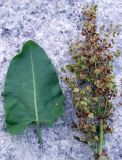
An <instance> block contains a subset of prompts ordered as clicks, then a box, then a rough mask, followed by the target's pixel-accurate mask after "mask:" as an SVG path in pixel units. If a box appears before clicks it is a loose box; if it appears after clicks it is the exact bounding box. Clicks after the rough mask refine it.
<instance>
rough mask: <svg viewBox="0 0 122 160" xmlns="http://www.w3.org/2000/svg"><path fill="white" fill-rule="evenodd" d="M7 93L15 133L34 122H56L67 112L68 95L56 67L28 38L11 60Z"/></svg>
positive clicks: (8, 114)
mask: <svg viewBox="0 0 122 160" xmlns="http://www.w3.org/2000/svg"><path fill="white" fill-rule="evenodd" d="M3 95H4V108H5V112H6V124H7V130H8V131H9V132H10V133H11V134H19V133H21V132H23V131H24V129H26V128H27V127H28V125H30V124H32V123H37V125H39V124H46V125H48V126H52V124H53V122H54V121H55V120H56V119H57V118H58V117H59V116H60V115H62V114H63V105H64V97H63V94H62V91H61V88H60V86H59V80H58V77H57V74H56V70H55V68H54V66H53V65H52V63H51V61H50V60H49V58H48V56H47V55H46V53H45V51H44V50H43V49H42V48H41V47H39V46H38V45H37V44H36V43H35V42H33V41H28V42H26V43H25V44H24V46H23V48H22V51H21V53H20V54H18V55H17V56H15V57H14V58H13V60H12V61H11V63H10V66H9V69H8V72H7V76H6V81H5V86H4V93H3Z"/></svg>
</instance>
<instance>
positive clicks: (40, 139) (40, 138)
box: [36, 123, 42, 144]
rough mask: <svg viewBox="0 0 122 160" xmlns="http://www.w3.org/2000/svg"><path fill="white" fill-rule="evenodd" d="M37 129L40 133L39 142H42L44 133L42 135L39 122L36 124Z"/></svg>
mask: <svg viewBox="0 0 122 160" xmlns="http://www.w3.org/2000/svg"><path fill="white" fill-rule="evenodd" d="M36 130H37V135H38V139H39V143H41V144H42V135H41V129H40V127H39V124H38V123H37V124H36Z"/></svg>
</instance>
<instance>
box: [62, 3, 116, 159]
mask: <svg viewBox="0 0 122 160" xmlns="http://www.w3.org/2000/svg"><path fill="white" fill-rule="evenodd" d="M96 11H97V6H96V5H92V6H87V7H86V8H84V12H83V15H84V25H83V29H82V33H81V35H82V36H83V37H84V38H85V40H84V41H83V42H81V41H77V42H76V43H75V44H71V45H70V52H71V53H72V60H73V62H72V63H71V64H68V65H67V66H66V68H65V69H64V71H65V72H66V71H69V72H70V73H71V76H70V77H68V76H67V77H65V79H64V80H65V82H66V83H67V85H68V86H69V88H70V89H71V91H72V98H73V103H74V106H75V107H76V108H77V113H76V115H77V117H78V118H79V123H78V124H74V125H73V126H74V127H75V128H76V129H77V130H81V131H82V132H83V133H84V137H75V138H76V139H77V140H80V141H82V142H85V143H87V144H89V145H90V146H91V147H92V149H93V151H94V154H95V159H99V160H102V159H103V157H104V158H105V157H106V158H107V157H108V156H107V153H106V152H105V150H104V149H103V144H104V141H105V134H106V133H107V132H111V131H112V129H111V127H110V126H109V124H108V119H109V118H110V117H111V116H112V112H113V105H112V100H113V98H114V97H115V96H116V84H115V82H114V75H113V66H112V62H113V59H114V58H115V57H116V56H117V55H118V54H119V52H118V51H115V50H113V49H112V48H113V45H114V37H115V36H116V34H117V33H116V27H113V25H112V24H111V25H110V27H109V28H106V27H105V26H104V25H103V26H101V28H100V31H99V33H98V32H97V26H96Z"/></svg>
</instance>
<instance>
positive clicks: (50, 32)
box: [0, 0, 122, 160]
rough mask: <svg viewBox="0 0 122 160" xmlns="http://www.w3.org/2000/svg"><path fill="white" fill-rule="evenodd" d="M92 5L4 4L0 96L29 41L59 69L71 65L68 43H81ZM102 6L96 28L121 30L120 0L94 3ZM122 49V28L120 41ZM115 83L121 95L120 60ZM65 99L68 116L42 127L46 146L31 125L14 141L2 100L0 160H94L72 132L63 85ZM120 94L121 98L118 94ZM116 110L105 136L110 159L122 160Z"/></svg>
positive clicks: (71, 1) (39, 0)
mask: <svg viewBox="0 0 122 160" xmlns="http://www.w3.org/2000/svg"><path fill="white" fill-rule="evenodd" d="M87 2H89V3H91V2H92V0H0V94H1V93H2V91H3V85H4V80H5V76H6V72H7V69H8V66H9V63H10V61H11V59H12V58H13V57H14V56H15V55H16V54H17V53H18V51H19V50H20V49H21V47H22V45H23V43H24V42H25V41H27V40H29V39H32V40H34V41H36V42H37V43H38V44H39V45H40V46H41V47H42V48H44V49H45V50H46V52H47V54H48V56H49V57H50V59H51V60H52V62H53V63H54V65H55V67H56V68H57V72H58V75H59V77H60V76H62V73H61V67H62V66H65V65H66V64H67V63H68V62H69V61H70V56H69V54H68V42H69V41H70V40H75V39H77V38H79V35H80V32H81V28H82V20H83V19H82V14H81V10H82V7H83V6H84V4H86V3H87ZM94 2H95V3H98V6H99V7H98V12H97V13H98V26H100V25H102V24H103V23H104V24H106V25H108V24H109V23H111V22H112V23H113V24H121V25H122V0H95V1H94ZM116 42H117V46H118V47H119V48H120V49H121V50H122V29H120V35H119V36H118V38H117V39H116ZM114 66H115V71H114V74H115V79H116V82H117V85H118V91H119V92H120V90H121V87H120V79H121V78H122V57H120V58H119V59H117V60H115V63H114ZM61 86H62V90H63V92H64V94H65V98H66V102H65V114H64V116H63V117H61V118H59V119H58V121H57V122H56V123H55V124H54V126H53V127H52V128H47V127H46V126H43V127H42V137H43V144H42V145H39V144H38V138H37V135H36V131H35V128H34V127H33V126H30V128H29V129H27V130H26V131H25V132H24V133H23V134H22V135H19V136H13V137H12V136H11V135H9V134H8V133H7V132H6V126H5V112H4V109H3V102H2V96H0V160H93V159H94V158H93V153H92V151H91V149H90V147H89V146H88V145H85V144H83V143H80V142H78V141H76V140H75V139H74V138H73V136H74V135H77V134H79V133H77V132H75V131H73V130H72V129H71V123H72V122H73V121H74V120H75V119H76V116H75V114H74V108H73V105H72V101H71V95H70V92H69V89H68V88H67V86H66V85H65V84H64V83H63V82H62V81H61ZM118 95H119V93H118ZM119 101H120V97H119V96H118V98H116V101H115V108H116V109H115V111H114V122H113V126H114V129H115V131H114V133H113V134H112V135H109V136H107V137H106V140H107V142H106V145H105V147H106V149H107V150H108V152H109V155H110V158H111V160H115V159H116V160H122V108H121V107H120V106H118V105H117V103H118V102H119Z"/></svg>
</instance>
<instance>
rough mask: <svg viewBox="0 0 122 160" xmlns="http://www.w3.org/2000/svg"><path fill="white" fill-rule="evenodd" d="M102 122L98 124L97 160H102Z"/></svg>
mask: <svg viewBox="0 0 122 160" xmlns="http://www.w3.org/2000/svg"><path fill="white" fill-rule="evenodd" d="M103 134H104V133H103V120H102V119H101V120H100V122H99V144H98V155H99V160H102V158H101V156H102V152H103Z"/></svg>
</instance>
